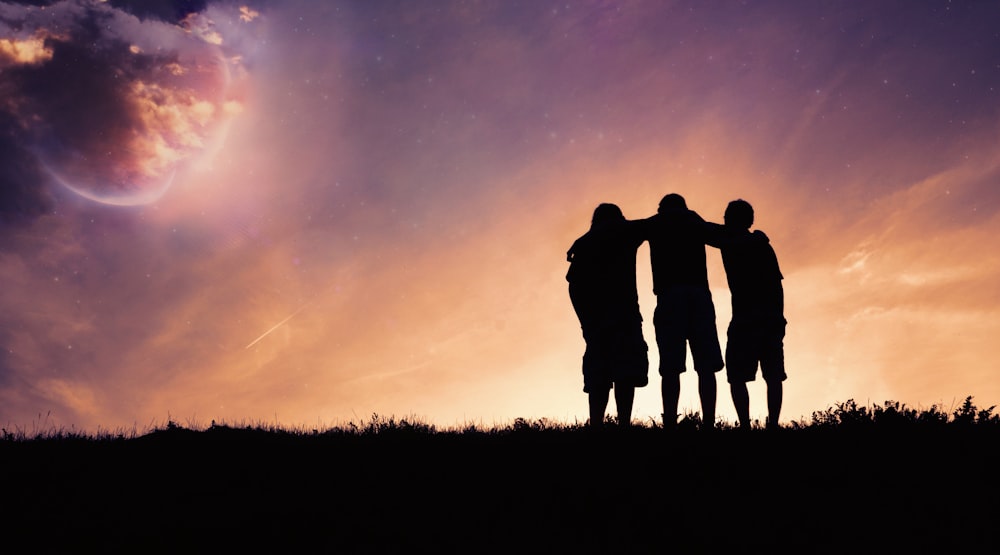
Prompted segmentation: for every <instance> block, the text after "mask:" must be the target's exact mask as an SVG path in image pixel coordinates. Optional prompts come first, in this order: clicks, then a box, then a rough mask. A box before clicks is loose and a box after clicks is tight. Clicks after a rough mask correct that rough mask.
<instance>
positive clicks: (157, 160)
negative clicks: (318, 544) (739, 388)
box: [0, 0, 1000, 430]
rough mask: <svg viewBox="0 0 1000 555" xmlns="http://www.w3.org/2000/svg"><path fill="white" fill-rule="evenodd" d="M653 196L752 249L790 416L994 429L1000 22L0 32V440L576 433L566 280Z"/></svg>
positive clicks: (126, 26)
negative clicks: (941, 419) (592, 228)
mask: <svg viewBox="0 0 1000 555" xmlns="http://www.w3.org/2000/svg"><path fill="white" fill-rule="evenodd" d="M672 192H676V193H680V194H681V195H683V196H684V197H685V198H686V199H687V203H688V206H689V207H690V208H692V209H694V210H696V211H698V212H699V213H700V214H701V215H702V216H703V217H704V218H705V219H708V220H713V221H721V219H722V213H723V210H724V209H725V205H726V203H727V202H729V201H730V200H732V199H735V198H743V199H746V200H748V201H749V202H750V203H751V204H752V205H753V206H754V208H755V210H756V215H757V220H756V223H755V228H757V229H762V230H764V231H765V232H766V233H767V235H768V236H769V237H770V238H771V242H772V245H773V246H774V249H775V251H776V253H777V255H778V260H779V262H780V264H781V268H782V271H783V273H784V276H785V283H784V286H785V296H786V302H785V306H786V318H787V320H788V331H787V336H786V339H785V356H786V365H787V373H788V376H789V377H788V381H787V382H786V383H785V405H784V410H783V413H782V417H783V418H782V420H783V421H789V420H797V419H800V418H808V417H809V416H810V415H811V413H812V412H813V411H817V410H823V409H825V408H827V407H829V406H831V405H833V404H835V403H838V402H842V401H846V400H848V399H855V400H856V401H858V402H859V403H878V404H881V402H882V401H885V400H897V401H901V402H904V403H906V404H907V405H909V406H912V407H924V408H926V407H929V406H930V405H932V404H936V405H938V406H942V407H943V408H945V409H946V410H950V409H952V408H954V407H955V406H957V405H958V404H959V403H960V402H961V401H962V400H963V399H964V398H965V397H966V396H968V395H973V396H974V397H975V402H976V404H977V405H979V406H980V407H986V406H990V405H993V404H1000V367H998V366H997V360H998V359H1000V340H998V338H1000V249H998V248H997V244H998V237H1000V3H997V2H993V1H981V2H974V1H968V2H948V1H943V0H942V1H934V2H909V1H903V0H900V1H872V2H868V1H864V2H863V1H824V2H784V1H747V2H736V1H732V2H695V1H690V2H688V1H675V2H667V1H649V2H640V1H625V2H611V1H600V0H593V1H572V2H566V1H560V2H549V1H544V0H524V1H516V0H504V1H499V0H498V1H479V2H477V1H465V2H460V1H449V2H409V1H392V2H389V1H360V0H356V1H343V2H341V1H334V0H331V1H327V2H314V1H307V0H288V1H280V2H278V1H257V2H251V3H246V2H243V3H238V2H237V3H234V2H228V1H219V2H211V1H208V2H205V1H185V2H152V1H149V2H145V1H140V0H117V1H116V0H111V1H108V2H99V1H96V0H94V1H92V0H72V1H71V0H65V1H58V2H51V1H39V0H35V1H30V2H28V1H23V2H22V1H15V2H10V1H7V2H0V280H2V281H0V283H2V284H3V287H2V288H0V424H2V425H3V426H4V427H5V428H7V429H12V428H16V427H20V428H27V429H31V428H32V426H38V425H44V426H56V427H65V428H70V427H74V428H77V429H86V430H96V429H105V430H107V429H112V430H113V429H115V428H119V427H132V426H138V427H139V428H143V427H146V426H151V425H158V424H162V423H163V422H165V421H166V420H167V419H168V418H170V419H173V420H175V421H177V422H178V423H181V424H188V423H190V424H200V425H207V424H208V423H209V422H210V421H211V420H213V419H214V420H217V421H227V422H268V423H277V424H280V425H283V426H305V427H317V426H333V425H338V424H340V423H343V422H346V421H351V420H353V421H359V420H361V419H367V418H369V417H370V416H371V415H372V414H373V413H377V414H379V415H386V416H389V415H395V416H396V417H404V416H405V417H410V416H415V417H418V418H419V419H421V420H423V421H426V422H430V423H434V424H436V425H438V426H442V427H449V426H458V425H464V424H466V423H477V424H483V425H486V426H490V425H494V424H501V423H506V422H509V421H511V420H513V419H514V418H516V417H525V418H541V417H546V418H550V419H552V420H556V421H560V422H569V423H571V422H574V421H579V422H582V421H584V420H586V418H587V404H586V396H585V394H584V393H583V392H582V387H583V381H582V375H581V370H580V363H581V357H582V354H583V350H584V342H583V337H582V335H581V332H580V328H579V323H578V321H577V319H576V316H575V314H574V312H573V309H572V306H571V304H570V301H569V296H568V293H567V284H566V281H565V274H566V270H567V263H566V258H565V253H566V250H567V249H568V248H569V246H570V244H571V243H572V242H573V240H575V239H576V238H577V237H578V236H579V235H581V234H582V233H584V232H585V231H586V230H587V228H588V226H589V222H590V217H591V214H592V212H593V210H594V208H595V207H596V206H597V205H598V204H599V203H602V202H613V203H616V204H618V205H619V206H620V207H621V208H622V210H623V211H624V213H625V215H626V216H627V217H629V218H640V217H646V216H649V215H651V214H652V213H653V212H655V209H656V206H657V203H658V202H659V200H660V198H661V197H662V196H663V195H665V194H667V193H672ZM708 266H709V268H708V270H709V277H710V280H711V283H712V293H713V296H714V299H715V305H716V309H717V312H718V321H717V325H718V328H719V331H720V339H721V341H722V342H723V345H725V329H726V326H727V324H728V321H729V315H730V308H729V292H728V288H727V285H726V279H725V272H724V269H723V268H722V263H721V258H720V256H719V253H718V251H716V250H714V249H711V248H709V250H708ZM638 270H639V271H638V275H639V291H640V304H641V308H642V312H643V314H644V317H645V322H644V328H645V334H646V337H647V342H648V343H649V345H650V368H651V370H650V378H651V379H650V386H649V387H646V388H645V389H642V390H640V391H639V392H638V393H637V395H636V404H635V417H636V418H637V419H641V420H646V421H647V422H648V421H649V420H650V419H651V418H657V419H658V418H659V413H660V412H661V406H660V397H659V383H660V380H659V377H658V375H657V372H656V369H657V364H658V357H657V355H656V348H655V340H654V336H653V327H652V314H653V309H654V307H655V297H654V296H653V295H652V291H651V279H650V275H649V260H648V248H647V247H646V246H643V247H641V248H640V250H639V257H638ZM719 384H720V388H719V401H718V407H719V411H718V412H719V417H720V418H722V419H725V420H727V421H730V422H732V421H734V420H735V412H734V411H733V406H732V401H731V399H730V398H729V392H728V388H726V387H725V374H724V372H723V373H720V374H719ZM681 387H682V391H681V403H680V406H681V410H682V411H689V410H690V411H698V410H700V407H699V404H698V401H697V392H696V376H695V375H694V374H693V372H690V371H689V372H688V373H686V374H685V375H684V376H683V378H682V385H681ZM750 391H751V412H752V414H753V416H755V417H758V418H761V419H763V415H764V413H765V407H764V384H763V382H762V381H760V379H758V381H757V382H754V383H753V384H751V387H750ZM612 408H613V401H612Z"/></svg>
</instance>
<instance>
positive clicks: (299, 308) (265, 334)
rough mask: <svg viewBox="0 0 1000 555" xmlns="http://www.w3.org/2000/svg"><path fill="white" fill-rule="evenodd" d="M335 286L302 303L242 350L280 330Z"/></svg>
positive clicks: (329, 286) (333, 284)
mask: <svg viewBox="0 0 1000 555" xmlns="http://www.w3.org/2000/svg"><path fill="white" fill-rule="evenodd" d="M335 285H336V282H333V283H331V284H330V285H327V286H326V287H325V288H324V289H323V290H322V291H320V292H319V293H318V294H316V295H314V296H313V298H311V299H309V300H307V301H306V302H304V303H302V306H300V307H298V308H297V309H295V312H292V313H291V314H289V315H288V316H286V317H285V319H284V320H282V321H280V322H278V323H277V324H275V325H273V326H271V328H270V329H268V330H267V331H265V332H264V333H262V334H260V337H258V338H257V339H254V340H253V341H251V342H250V343H249V344H247V346H246V347H244V349H249V348H250V347H253V346H254V345H256V344H257V343H258V342H259V341H260V340H261V339H264V338H265V337H267V336H268V335H270V334H271V333H272V332H274V330H276V329H278V328H280V327H281V326H283V325H285V323H286V322H288V321H289V320H291V319H292V318H295V317H296V316H297V315H298V314H299V313H300V312H302V311H303V310H305V309H306V307H307V306H309V305H311V304H312V303H314V302H316V301H317V300H318V299H319V298H320V297H322V296H323V295H326V293H327V292H329V291H330V289H332V288H333V287H334V286H335Z"/></svg>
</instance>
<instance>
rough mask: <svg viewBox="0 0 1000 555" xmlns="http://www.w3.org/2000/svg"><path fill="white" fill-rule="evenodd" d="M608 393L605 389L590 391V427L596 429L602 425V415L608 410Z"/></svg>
mask: <svg viewBox="0 0 1000 555" xmlns="http://www.w3.org/2000/svg"><path fill="white" fill-rule="evenodd" d="M609 395H610V391H608V390H607V389H599V390H597V391H591V392H590V393H589V394H588V396H589V401H590V427H591V428H594V429H598V428H600V427H601V426H603V425H604V413H605V411H607V410H608V397H609Z"/></svg>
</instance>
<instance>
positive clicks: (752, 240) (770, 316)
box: [709, 199, 786, 429]
mask: <svg viewBox="0 0 1000 555" xmlns="http://www.w3.org/2000/svg"><path fill="white" fill-rule="evenodd" d="M753 218H754V213H753V207H752V206H750V203H748V202H747V201H745V200H743V199H738V200H734V201H732V202H730V203H729V206H727V207H726V213H725V216H724V220H725V224H724V225H721V226H720V225H718V224H709V227H710V229H712V233H711V237H710V241H709V242H710V244H711V245H712V246H717V247H719V249H720V251H721V252H722V264H723V265H724V266H725V268H726V279H727V280H728V281H729V292H730V295H731V297H732V302H733V318H732V320H731V321H730V322H729V331H728V337H729V341H728V343H727V344H726V375H727V378H728V381H729V389H730V391H731V392H732V395H733V405H734V406H735V407H736V415H737V417H738V418H739V421H740V427H741V428H744V429H749V427H750V395H749V392H748V391H747V382H752V381H754V379H756V375H757V365H758V364H759V365H760V370H761V375H762V376H763V377H764V382H766V383H767V412H768V417H767V426H768V427H769V428H777V427H778V418H779V417H780V415H781V399H782V395H783V393H782V390H783V386H782V382H783V381H784V380H785V378H786V376H785V355H784V345H783V341H784V338H785V324H786V322H785V316H784V311H785V296H784V291H783V288H782V286H781V281H782V279H784V277H783V276H782V275H781V270H780V269H779V267H778V257H777V256H776V255H775V254H774V249H773V248H772V247H771V243H770V241H769V240H768V239H767V235H765V234H764V233H763V232H761V231H756V232H754V233H751V232H750V226H752V225H753Z"/></svg>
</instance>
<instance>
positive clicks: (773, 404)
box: [760, 321, 787, 428]
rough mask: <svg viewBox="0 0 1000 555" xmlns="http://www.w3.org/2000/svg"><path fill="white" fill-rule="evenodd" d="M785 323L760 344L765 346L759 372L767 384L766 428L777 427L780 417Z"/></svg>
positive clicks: (784, 376) (783, 373) (783, 377)
mask: <svg viewBox="0 0 1000 555" xmlns="http://www.w3.org/2000/svg"><path fill="white" fill-rule="evenodd" d="M784 338H785V323H784V321H782V322H781V324H780V326H777V327H776V328H775V329H774V330H773V331H772V332H770V333H767V334H766V336H765V339H764V341H762V344H763V345H764V346H765V347H764V349H763V352H762V353H761V358H760V370H761V374H763V376H764V382H765V383H767V426H768V427H769V428H777V427H778V419H779V418H780V417H781V403H782V398H783V397H784V385H783V383H782V382H784V380H785V379H786V377H787V376H786V374H785V350H784Z"/></svg>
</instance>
